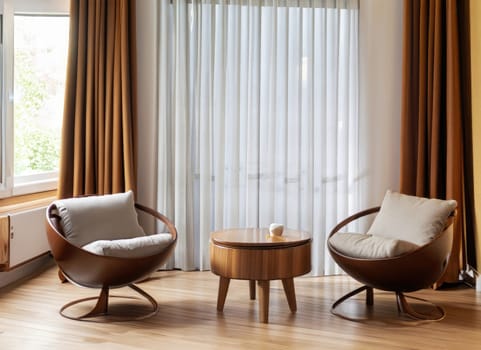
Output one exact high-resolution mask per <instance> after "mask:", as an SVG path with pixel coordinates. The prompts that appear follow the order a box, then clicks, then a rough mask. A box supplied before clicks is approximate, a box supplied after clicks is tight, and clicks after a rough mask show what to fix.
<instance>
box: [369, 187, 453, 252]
mask: <svg viewBox="0 0 481 350" xmlns="http://www.w3.org/2000/svg"><path fill="white" fill-rule="evenodd" d="M456 205H457V203H456V201H455V200H440V199H429V198H422V197H416V196H408V195H405V194H401V193H395V192H391V191H387V192H386V195H385V196H384V200H383V202H382V204H381V210H380V211H379V213H378V214H377V216H376V218H375V219H374V221H373V223H372V226H371V228H370V229H369V231H368V232H367V233H368V234H371V235H373V236H383V237H387V238H393V239H398V240H403V241H409V242H411V243H414V244H417V245H424V244H426V243H428V242H430V241H431V240H432V239H434V238H435V237H436V235H437V234H439V233H440V232H441V231H442V229H443V227H444V225H445V223H446V220H447V218H448V216H449V214H451V212H452V211H453V210H454V209H456Z"/></svg>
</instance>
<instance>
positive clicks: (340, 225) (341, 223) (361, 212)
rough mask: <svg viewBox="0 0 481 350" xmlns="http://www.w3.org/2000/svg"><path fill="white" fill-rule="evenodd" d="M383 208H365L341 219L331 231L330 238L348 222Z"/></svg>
mask: <svg viewBox="0 0 481 350" xmlns="http://www.w3.org/2000/svg"><path fill="white" fill-rule="evenodd" d="M380 209H381V207H373V208H369V209H365V210H362V211H360V212H358V213H356V214H353V215H351V216H349V217H347V218H346V219H344V220H343V221H341V222H340V223H338V224H337V225H336V226H335V227H334V228H333V229H332V231H331V233H329V237H328V238H330V237H331V236H332V235H334V234H335V233H337V232H338V231H339V230H340V229H341V228H342V227H344V226H346V225H347V224H349V223H350V222H352V221H354V220H357V219H359V218H361V217H363V216H367V215H371V214H374V213H377V212H378V211H379V210H380Z"/></svg>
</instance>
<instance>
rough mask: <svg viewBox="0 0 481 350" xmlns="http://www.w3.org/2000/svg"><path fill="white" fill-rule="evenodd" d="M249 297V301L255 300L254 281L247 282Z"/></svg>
mask: <svg viewBox="0 0 481 350" xmlns="http://www.w3.org/2000/svg"><path fill="white" fill-rule="evenodd" d="M249 295H250V298H251V300H256V281H255V280H249Z"/></svg>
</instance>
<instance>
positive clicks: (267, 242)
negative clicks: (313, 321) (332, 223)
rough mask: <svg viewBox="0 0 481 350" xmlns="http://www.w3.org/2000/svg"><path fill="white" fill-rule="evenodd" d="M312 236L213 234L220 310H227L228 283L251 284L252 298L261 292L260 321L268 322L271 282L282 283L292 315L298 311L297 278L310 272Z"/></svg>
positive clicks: (235, 231) (239, 231) (213, 263)
mask: <svg viewBox="0 0 481 350" xmlns="http://www.w3.org/2000/svg"><path fill="white" fill-rule="evenodd" d="M311 241H312V238H311V235H310V234H309V233H306V232H302V231H295V230H289V229H287V230H284V233H283V235H282V236H270V234H269V230H268V229H259V228H248V229H229V230H222V231H216V232H212V233H211V241H210V265H211V271H212V272H213V273H214V274H216V275H218V276H219V277H220V279H219V292H218V296H217V310H218V311H222V310H223V309H224V303H225V298H226V296H227V290H228V289H229V282H230V280H231V279H232V278H233V279H241V280H249V290H250V298H251V299H252V300H254V299H255V298H256V290H255V281H257V287H258V292H259V320H260V321H261V322H264V323H267V322H269V282H270V281H271V280H278V279H279V280H282V285H283V287H284V292H285V293H286V297H287V302H288V304H289V308H290V309H291V312H293V313H294V312H296V311H297V305H296V294H295V289H294V280H293V278H294V277H297V276H301V275H304V274H306V273H308V272H309V271H311Z"/></svg>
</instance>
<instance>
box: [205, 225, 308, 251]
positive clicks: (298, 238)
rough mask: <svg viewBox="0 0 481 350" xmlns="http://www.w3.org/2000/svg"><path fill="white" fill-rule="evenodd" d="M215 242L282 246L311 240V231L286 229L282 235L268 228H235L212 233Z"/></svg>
mask: <svg viewBox="0 0 481 350" xmlns="http://www.w3.org/2000/svg"><path fill="white" fill-rule="evenodd" d="M210 237H211V240H212V242H213V243H214V244H219V245H224V246H229V247H279V248H280V247H282V246H286V247H288V246H293V245H299V244H304V243H307V242H310V241H311V240H312V237H311V235H310V234H309V233H307V232H303V231H297V230H291V229H284V232H283V234H282V236H271V235H270V233H269V229H268V228H235V229H226V230H221V231H215V232H212V233H211V236H210Z"/></svg>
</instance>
